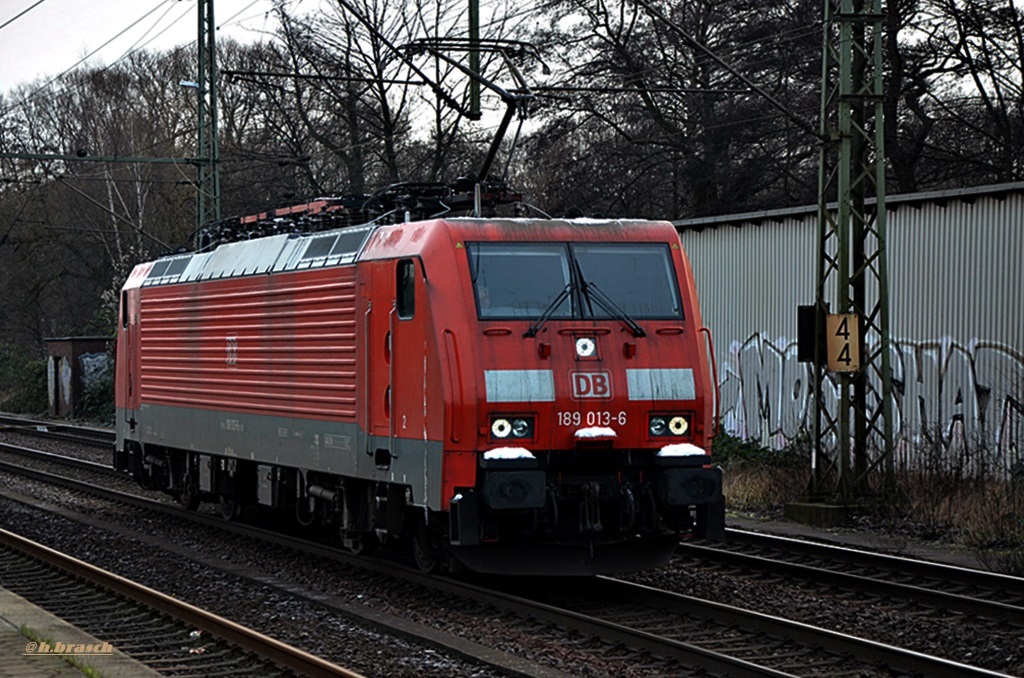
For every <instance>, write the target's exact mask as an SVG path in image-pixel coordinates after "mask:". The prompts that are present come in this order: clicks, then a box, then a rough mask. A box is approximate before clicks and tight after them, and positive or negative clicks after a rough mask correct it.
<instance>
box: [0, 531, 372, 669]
mask: <svg viewBox="0 0 1024 678" xmlns="http://www.w3.org/2000/svg"><path fill="white" fill-rule="evenodd" d="M0 541H2V542H3V543H4V544H6V545H9V546H11V547H13V548H16V549H18V550H19V551H21V552H23V553H25V554H27V555H29V556H31V557H32V558H35V559H37V560H41V561H43V562H45V563H48V564H50V565H53V566H54V567H57V568H59V569H61V570H63V571H65V572H68V573H69V574H72V575H74V576H76V577H80V578H82V579H84V580H86V581H88V582H90V583H93V584H96V585H97V586H101V587H103V588H104V589H107V590H109V591H112V592H114V593H117V594H120V595H122V596H125V597H126V598H129V599H131V600H134V601H135V602H137V603H141V604H142V605H144V606H146V607H148V608H151V609H155V610H158V611H160V612H163V613H165V614H168V615H170V616H172V617H174V618H176V619H178V620H180V621H182V622H184V623H186V624H190V625H192V626H195V627H197V628H200V629H203V630H205V631H208V632H210V633H211V634H213V635H215V636H219V637H220V638H222V639H224V640H226V641H228V642H230V643H233V644H235V645H237V646H239V647H241V648H244V649H246V650H249V651H252V652H254V653H256V654H257V655H259V656H261V657H264V658H266V659H269V660H271V661H272V662H274V663H275V664H277V665H279V666H282V667H285V668H288V669H290V670H292V671H297V672H300V673H303V674H306V675H309V676H315V677H317V678H319V677H321V676H323V677H328V676H335V677H336V676H343V677H345V678H358V677H359V676H360V675H361V674H359V673H355V672H353V671H350V670H349V669H346V668H343V667H340V666H338V665H336V664H332V663H331V662H329V661H327V660H325V659H321V658H320V657H317V656H315V655H311V654H309V653H308V652H305V651H304V650H300V649H298V648H296V647H292V646H291V645H288V644H286V643H282V642H281V641H279V640H276V639H274V638H271V637H269V636H265V635H263V634H262V633H258V632H256V631H253V630H252V629H249V628H246V627H245V626H242V625H240V624H236V623H235V622H232V621H230V620H228V619H225V618H224V617H221V616H219V615H216V614H213V613H212V612H208V611H206V610H203V609H200V608H198V607H195V606H194V605H190V604H188V603H186V602H184V601H181V600H178V599H176V598H173V597H171V596H168V595H166V594H164V593H161V592H159V591H156V590H154V589H151V588H149V587H146V586H143V585H142V584H139V583H137V582H133V581H131V580H130V579H126V578H124V577H121V576H120V575H116V574H114V573H112V572H108V571H106V570H103V569H100V568H98V567H96V566H94V565H91V564H89V563H86V562H84V561H81V560H78V559H77V558H72V557H71V556H69V555H67V554H64V553H61V552H60V551H56V550H54V549H51V548H49V547H48V546H44V545H42V544H39V543H37V542H34V541H31V540H29V539H26V538H25V537H22V536H20V535H17V534H15V533H13V532H9V531H7V530H4V529H2V528H0Z"/></svg>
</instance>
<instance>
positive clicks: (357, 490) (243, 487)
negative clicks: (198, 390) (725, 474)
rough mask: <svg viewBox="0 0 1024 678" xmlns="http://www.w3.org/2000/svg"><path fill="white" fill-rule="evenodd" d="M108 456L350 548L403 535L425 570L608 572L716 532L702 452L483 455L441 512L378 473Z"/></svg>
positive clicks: (648, 562)
mask: <svg viewBox="0 0 1024 678" xmlns="http://www.w3.org/2000/svg"><path fill="white" fill-rule="evenodd" d="M114 456H115V464H114V465H115V468H118V469H119V470H124V471H128V472H130V473H131V474H132V476H133V477H134V478H135V479H136V481H137V482H138V483H139V484H140V485H141V486H142V487H143V488H146V489H150V490H160V491H163V492H165V493H168V494H170V495H172V496H175V497H176V498H177V499H178V500H179V501H180V502H181V504H182V506H184V507H185V508H187V509H195V508H197V507H198V505H199V503H200V502H211V503H215V504H217V506H218V510H219V512H220V514H221V515H222V517H224V518H225V519H228V520H231V519H234V518H236V517H237V516H238V515H239V514H240V513H241V510H242V508H243V507H246V506H254V507H263V508H271V509H277V510H281V511H288V512H290V513H291V514H292V515H293V517H294V518H295V520H296V521H297V522H298V523H300V524H301V525H304V526H312V525H314V524H317V525H326V526H330V527H332V528H334V529H335V530H336V531H337V533H338V534H339V535H340V537H341V540H342V543H343V544H344V545H345V546H346V547H347V548H349V550H351V551H353V552H357V553H358V552H364V551H366V550H368V549H370V548H376V547H378V546H380V545H382V544H385V545H387V544H396V543H397V544H410V545H411V546H412V551H413V554H414V556H415V559H416V562H417V564H418V565H419V566H420V568H421V569H424V570H428V571H434V570H437V569H443V568H445V567H448V568H449V569H453V570H458V569H461V568H462V567H466V568H468V569H470V570H473V571H477V572H489V573H502V574H531V575H552V574H558V575H588V574H612V573H616V572H629V571H637V570H644V569H651V568H654V567H658V566H660V565H663V564H665V563H667V562H668V560H669V558H670V557H671V555H672V553H673V551H674V549H675V547H676V545H677V544H678V541H679V537H680V535H689V536H693V537H695V538H703V539H712V540H720V539H722V538H723V537H724V529H725V502H724V499H723V496H722V476H721V470H720V469H719V468H717V467H708V466H707V461H708V459H707V457H705V456H699V457H698V456H694V457H668V458H660V457H658V456H656V455H655V454H654V453H653V452H651V451H645V450H637V451H633V452H628V453H625V454H623V452H622V451H618V450H617V451H614V452H612V451H610V450H609V451H604V450H601V451H597V450H588V451H586V453H585V454H582V453H577V452H564V451H563V452H557V453H555V452H550V453H544V452H539V453H537V454H536V455H535V456H534V455H529V457H527V458H515V459H506V458H499V459H488V458H487V457H486V456H483V455H482V456H481V457H480V461H479V472H478V474H477V477H478V482H477V486H476V487H473V488H461V489H460V490H458V491H457V493H456V494H455V496H454V497H453V498H452V500H451V502H450V504H449V509H450V510H449V512H447V513H444V512H436V511H432V510H427V509H426V508H425V507H424V506H422V505H421V504H419V505H418V504H417V503H416V498H414V497H413V493H412V490H411V488H409V487H408V486H404V485H400V484H393V483H387V482H382V481H377V480H366V479H360V478H350V477H343V476H338V475H333V474H326V473H322V472H316V471H305V470H300V469H294V468H287V467H281V466H273V465H267V464H259V463H257V462H253V461H247V460H242V459H237V458H227V457H219V456H210V455H201V454H197V453H192V452H186V451H183V450H173V449H167V448H162V447H154V446H146V448H145V451H143V450H142V449H140V448H139V447H134V448H129V449H126V450H123V451H119V452H118V453H116V454H115V455H114ZM624 458H625V459H626V460H627V461H626V463H625V464H624V463H623V459H624Z"/></svg>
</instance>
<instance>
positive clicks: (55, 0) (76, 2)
mask: <svg viewBox="0 0 1024 678" xmlns="http://www.w3.org/2000/svg"><path fill="white" fill-rule="evenodd" d="M197 4H198V3H197V0H42V2H40V0H0V26H3V28H0V91H3V92H7V91H9V90H10V89H11V88H13V87H16V86H17V85H19V84H22V83H25V82H32V81H34V80H37V79H39V78H45V79H47V80H48V79H49V78H51V77H54V76H56V75H58V74H60V73H62V72H64V71H65V70H68V69H69V68H71V67H73V66H74V65H75V64H77V63H78V62H79V61H80V60H81V59H82V58H83V57H85V56H86V55H88V54H90V53H92V52H93V51H94V50H99V51H97V52H96V54H95V55H93V56H91V57H90V58H89V61H88V62H87V63H89V64H94V65H107V64H110V63H111V62H113V61H116V60H117V59H119V58H121V56H123V55H124V54H125V53H127V52H129V51H130V50H132V49H133V48H138V47H140V46H142V45H146V46H147V47H148V48H150V49H160V50H162V49H168V48H170V47H173V46H175V45H180V44H185V43H191V42H194V41H195V39H196V32H197V22H198V17H197V16H196V11H197V10H196V7H197ZM291 4H292V5H293V6H296V7H297V8H298V10H299V11H305V10H307V9H309V7H312V6H313V5H314V4H315V0H305V2H302V0H298V1H293V2H292V3H291ZM304 5H305V6H304ZM271 7H272V1H271V0H215V3H214V21H215V22H216V24H217V25H218V27H219V29H220V30H219V33H218V35H219V36H231V37H233V38H236V39H238V40H254V39H257V38H258V37H259V34H260V33H261V32H262V31H268V30H273V27H274V25H275V23H274V19H273V17H272V16H271V15H269V11H270V9H271ZM26 10H28V11H27V12H26ZM22 12H25V13H24V14H23V15H22V16H20V17H18V15H19V14H21V13H22ZM15 17H18V18H15ZM5 24H6V25H5ZM122 32H123V34H122ZM119 34H122V35H120V37H117V36H118V35H119ZM107 41H111V42H110V44H109V45H106V46H105V47H104V46H103V45H104V44H105V43H107Z"/></svg>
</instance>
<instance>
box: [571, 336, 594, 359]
mask: <svg viewBox="0 0 1024 678" xmlns="http://www.w3.org/2000/svg"><path fill="white" fill-rule="evenodd" d="M595 353H597V342H596V341H594V339H593V337H580V338H579V339H577V340H576V355H578V356H579V357H580V358H592V357H593V356H594V354H595Z"/></svg>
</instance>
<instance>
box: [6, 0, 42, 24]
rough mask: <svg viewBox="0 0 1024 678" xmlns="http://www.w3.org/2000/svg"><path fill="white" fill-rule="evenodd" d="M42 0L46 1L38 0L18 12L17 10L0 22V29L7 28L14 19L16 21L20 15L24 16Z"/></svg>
mask: <svg viewBox="0 0 1024 678" xmlns="http://www.w3.org/2000/svg"><path fill="white" fill-rule="evenodd" d="M44 2H46V0H38V1H37V2H36V3H35V4H34V5H32V6H30V7H26V8H25V9H23V10H21V11H20V12H18V13H17V14H15V15H14V16H12V17H11V18H10V19H8V20H7V21H5V22H3V23H2V24H0V30H3V29H4V28H7V27H8V26H9V25H11V24H12V23H14V22H15V21H17V20H18V19H20V18H21V17H23V16H25V15H26V14H28V13H29V12H31V11H32V10H34V9H35V8H36V7H38V6H39V5H41V4H43V3H44Z"/></svg>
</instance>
